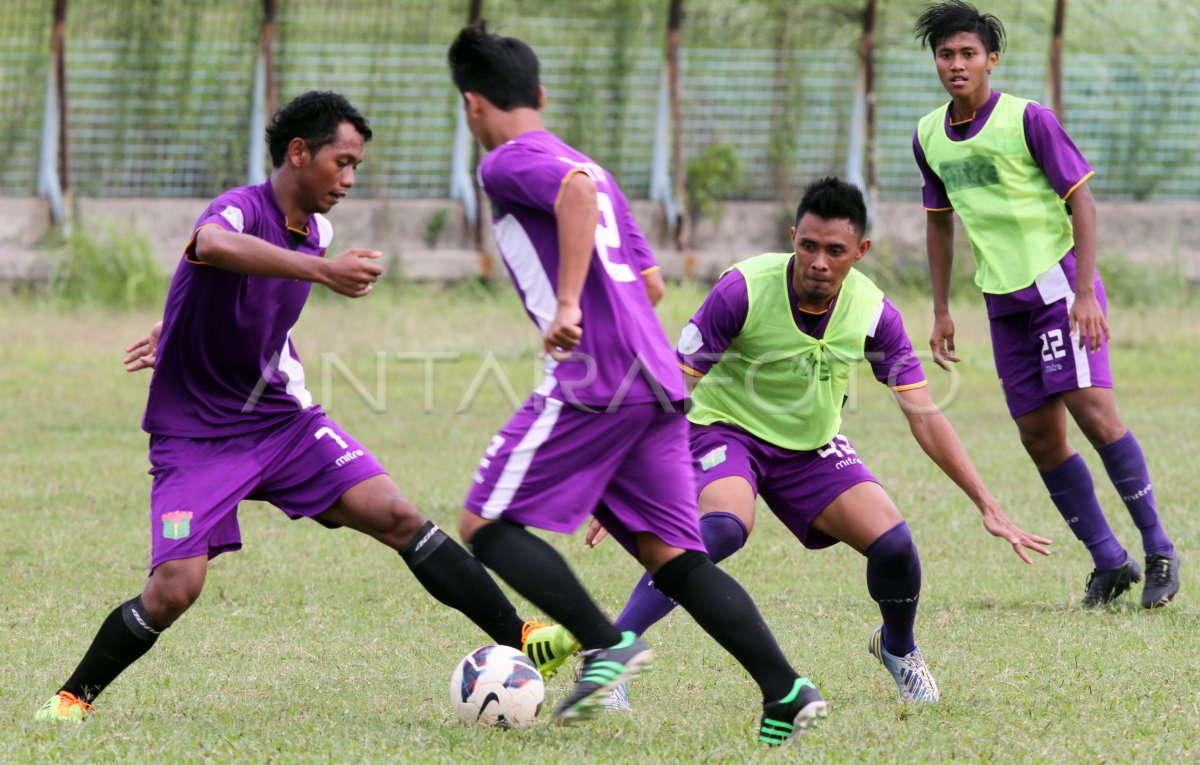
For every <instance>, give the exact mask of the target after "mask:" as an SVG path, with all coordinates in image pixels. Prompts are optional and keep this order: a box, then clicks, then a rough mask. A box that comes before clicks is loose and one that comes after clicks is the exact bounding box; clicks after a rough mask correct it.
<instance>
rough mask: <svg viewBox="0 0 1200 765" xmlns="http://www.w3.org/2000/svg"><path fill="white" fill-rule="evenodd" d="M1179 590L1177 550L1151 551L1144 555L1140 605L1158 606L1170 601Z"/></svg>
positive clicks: (1145, 606)
mask: <svg viewBox="0 0 1200 765" xmlns="http://www.w3.org/2000/svg"><path fill="white" fill-rule="evenodd" d="M1177 592H1179V552H1178V551H1175V552H1172V553H1171V554H1170V555H1158V554H1155V553H1152V554H1150V555H1147V556H1146V586H1145V588H1144V589H1143V590H1142V606H1143V607H1144V608H1159V607H1161V606H1165V605H1166V604H1168V603H1170V602H1171V598H1173V597H1175V593H1177Z"/></svg>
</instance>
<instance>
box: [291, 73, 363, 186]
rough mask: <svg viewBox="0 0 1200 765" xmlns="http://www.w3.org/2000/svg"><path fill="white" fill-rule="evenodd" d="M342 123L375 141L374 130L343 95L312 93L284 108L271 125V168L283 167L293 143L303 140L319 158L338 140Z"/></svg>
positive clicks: (294, 100)
mask: <svg viewBox="0 0 1200 765" xmlns="http://www.w3.org/2000/svg"><path fill="white" fill-rule="evenodd" d="M342 123H349V124H350V126H351V127H353V128H354V130H355V131H356V132H357V133H358V134H359V135H360V136H362V138H363V141H370V140H371V126H370V125H369V124H368V123H367V120H366V118H365V117H363V116H362V115H361V114H359V112H358V110H357V109H355V108H354V106H353V105H352V104H351V103H350V102H349V101H347V100H346V97H345V96H343V95H342V94H341V93H332V92H330V91H321V90H310V91H308V92H307V93H304V94H301V95H299V96H296V97H295V98H293V99H292V100H291V101H289V102H288V103H286V104H284V105H283V107H282V108H281V109H279V111H277V112H275V116H274V117H273V118H272V119H271V124H269V125H267V148H268V149H269V150H270V153H271V164H272V166H273V167H279V166H281V165H282V164H283V161H284V159H285V158H286V156H287V150H288V145H289V144H291V142H292V140H293V139H296V138H300V139H303V141H304V144H305V145H306V146H307V147H308V150H309V152H311V153H313V154H316V153H317V152H319V151H320V150H321V149H322V148H324V147H325V146H326V145H328V144H331V143H333V142H334V141H335V140H337V138H338V133H339V132H340V130H341V126H342Z"/></svg>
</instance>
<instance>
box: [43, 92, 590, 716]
mask: <svg viewBox="0 0 1200 765" xmlns="http://www.w3.org/2000/svg"><path fill="white" fill-rule="evenodd" d="M370 139H371V129H370V127H369V126H368V125H367V121H366V120H365V119H364V118H363V117H362V115H360V114H359V112H358V111H357V110H356V109H355V108H354V107H353V106H352V105H351V104H350V103H349V102H348V101H347V100H346V99H345V98H343V97H342V96H340V95H338V94H336V93H328V92H310V93H306V94H304V95H302V96H299V97H298V98H296V99H295V100H293V101H292V102H291V103H289V104H287V105H286V106H284V107H283V108H282V109H280V110H279V112H278V113H277V114H276V115H275V118H274V120H273V121H272V124H271V126H270V127H269V128H267V142H268V144H269V145H270V149H271V159H272V161H273V162H274V166H275V169H274V171H273V172H272V173H271V177H270V179H269V180H268V181H267V182H266V183H263V184H261V185H258V186H245V187H242V188H236V189H233V190H230V191H227V192H225V193H223V194H221V195H220V196H218V197H217V198H216V199H215V200H213V202H212V203H211V204H210V205H209V206H208V208H207V209H206V210H205V211H204V213H203V214H202V215H201V216H200V219H199V220H198V221H197V223H196V226H195V229H194V233H193V234H192V238H191V241H190V242H189V243H188V245H187V247H186V249H185V251H184V257H183V258H182V259H181V261H180V263H179V266H178V268H177V270H176V271H175V277H174V280H173V281H172V284H171V289H170V292H169V293H168V295H167V303H166V308H165V311H164V313H163V320H162V321H161V322H160V323H159V324H158V325H156V326H155V328H154V330H153V331H152V332H151V334H150V336H149V337H148V338H146V339H144V340H142V341H140V342H138V343H135V344H134V345H132V346H130V348H129V349H127V350H128V352H129V353H130V355H129V357H128V358H127V359H126V363H127V365H128V367H127V368H128V369H129V370H130V371H136V370H138V369H144V368H148V367H153V369H154V376H153V379H152V380H151V382H150V393H149V399H148V401H147V403H146V413H145V417H144V419H143V422H142V427H143V428H144V429H145V430H146V431H147V432H148V433H150V462H151V465H152V468H151V470H150V474H151V475H153V476H154V482H153V486H152V488H151V494H150V506H151V509H150V526H151V538H152V543H151V561H150V575H149V578H148V579H147V581H146V584H145V587H144V589H143V590H142V592H141V594H139V595H138V596H136V597H134V598H132V599H130V600H128V601H126V602H125V603H122V604H121V605H119V606H117V607H116V608H115V609H114V610H113V611H112V613H110V614H109V616H108V618H107V619H106V620H105V621H104V623H103V624H102V625H101V627H100V630H99V632H98V633H97V634H96V637H95V639H94V640H93V642H92V645H91V647H90V648H89V649H88V650H87V652H86V654H85V655H84V657H83V660H82V661H81V662H80V664H79V666H78V668H77V669H76V670H75V672H74V674H72V675H71V677H70V678H69V679H68V680H67V681H66V682H65V683H64V684H63V685H62V687H61V688H60V689H59V691H58V692H57V693H55V695H54V696H53V697H51V699H50V700H49V701H47V702H46V704H45V705H44V706H43V707H42V708H41V709H40V710H39V711H38V713H37V715H36V716H37V718H38V719H45V720H65V721H72V720H74V721H78V720H82V719H83V718H84V716H85V715H86V714H87V713H88V712H89V711H90V710H91V705H92V702H93V701H94V700H95V698H96V696H97V695H98V694H99V693H100V692H101V691H103V690H104V688H105V687H106V686H108V685H109V683H111V682H112V681H113V680H114V679H116V677H117V675H119V674H120V673H121V672H122V671H123V670H124V669H125V668H126V667H128V666H129V665H130V664H132V663H133V662H134V661H136V660H137V659H138V658H140V657H141V656H142V655H143V654H145V653H146V652H147V651H148V650H150V648H151V646H153V645H154V643H155V641H156V640H158V637H159V635H160V634H161V633H162V632H163V631H164V630H166V629H167V628H168V627H170V626H171V625H172V624H173V623H174V622H175V620H177V619H178V618H179V617H180V616H181V615H183V613H184V612H185V611H186V610H187V609H188V608H189V607H190V606H191V605H192V603H194V602H195V601H196V598H198V597H199V596H200V591H201V589H202V588H203V586H204V581H205V577H206V575H207V573H208V561H209V560H210V559H211V558H213V557H215V556H217V555H220V554H221V553H224V552H229V551H232V550H237V549H240V548H241V546H242V541H241V534H240V531H239V529H238V520H237V510H238V503H239V502H240V501H241V500H243V499H256V500H262V501H266V502H270V503H272V504H274V505H275V506H276V507H278V508H279V509H281V510H283V511H284V512H285V513H286V514H287V515H288V516H289V517H291V518H293V519H296V518H313V519H314V520H316V521H317V522H319V523H321V524H322V525H324V526H327V527H330V528H336V527H338V526H346V527H348V528H352V529H354V530H356V531H360V532H362V533H364V534H367V535H368V536H371V537H373V538H375V539H377V540H379V541H380V542H382V543H384V544H385V545H387V546H389V547H391V548H393V549H395V550H396V551H398V552H399V553H400V555H401V556H402V557H403V559H404V561H405V563H407V564H408V566H409V568H410V569H411V570H412V572H413V574H414V575H415V576H416V578H417V580H418V581H419V582H420V583H421V585H422V586H424V587H425V589H426V590H428V591H429V593H430V594H431V595H433V596H434V597H435V598H437V599H438V600H439V601H441V602H442V603H444V604H446V605H448V606H451V607H453V608H456V609H458V610H459V611H462V612H463V613H464V614H465V615H466V616H467V617H468V618H470V619H471V620H472V621H473V622H475V623H476V624H477V625H479V627H480V628H481V629H482V630H483V631H484V632H486V633H487V634H488V635H489V636H490V637H491V639H493V640H495V641H496V642H498V643H503V644H505V645H510V646H513V647H516V648H520V647H522V642H523V640H524V638H525V637H527V635H526V633H529V632H531V631H533V630H535V629H536V631H537V633H539V635H538V638H540V639H542V640H543V641H549V642H552V643H554V644H555V645H560V644H561V643H564V642H570V638H569V636H565V630H562V628H561V627H540V625H535V624H533V623H525V622H522V620H521V619H520V618H519V617H518V616H517V612H516V610H515V609H514V608H513V606H512V604H511V603H510V602H509V601H508V599H507V598H506V597H505V596H504V594H503V593H502V592H501V590H500V589H499V587H497V585H496V583H495V582H494V581H493V580H492V578H491V576H490V575H489V574H488V573H487V571H486V570H485V569H484V568H483V567H482V566H481V565H480V564H479V563H478V562H477V561H476V560H475V559H474V558H472V557H471V556H470V555H469V554H468V553H467V551H466V550H464V549H463V548H462V547H461V546H460V545H458V544H457V543H456V542H454V541H453V540H452V539H450V538H449V537H448V536H447V535H446V534H445V533H443V532H442V531H441V530H440V529H438V527H437V526H435V525H434V524H433V523H432V522H430V521H428V520H426V519H425V517H424V516H422V515H421V513H419V512H418V511H417V509H416V508H415V507H413V506H412V505H411V504H410V503H409V502H408V500H406V499H405V498H404V496H403V495H402V494H401V493H400V490H399V489H398V488H397V487H396V484H395V483H393V482H392V479H391V478H390V477H389V476H388V475H387V473H386V472H385V471H384V469H383V468H382V467H381V466H380V465H379V463H378V462H376V461H375V458H374V457H373V456H372V455H371V453H370V452H368V451H367V450H366V449H365V448H363V447H362V445H361V444H359V443H358V442H357V441H355V440H354V438H353V437H352V436H351V435H350V434H349V433H347V432H346V431H344V430H342V429H341V428H340V427H338V425H337V423H335V422H334V421H333V420H331V419H329V418H328V417H327V416H325V414H324V413H323V412H322V411H321V408H320V407H319V406H316V405H314V404H313V402H312V396H311V395H310V394H309V392H308V390H307V389H306V388H305V385H304V369H303V367H302V366H301V364H300V360H299V358H298V357H297V355H296V350H295V347H294V346H293V345H292V341H291V329H292V327H293V326H294V325H295V323H296V321H297V319H298V318H299V316H300V311H301V309H302V308H303V307H304V303H305V301H306V300H307V298H308V294H309V291H310V289H311V286H312V284H313V283H314V282H315V283H319V284H324V285H325V286H327V287H329V288H330V289H332V290H333V291H334V292H337V293H339V294H341V295H346V296H349V297H362V296H364V295H366V294H368V293H369V292H370V291H371V285H372V283H374V282H375V280H376V279H378V278H379V275H380V273H381V269H380V267H379V265H378V262H377V261H378V258H379V256H380V253H378V252H374V251H370V250H364V249H359V248H352V249H349V250H346V251H345V252H343V253H342V254H341V255H339V256H338V257H335V258H325V257H324V255H325V251H326V247H328V245H329V241H330V239H331V237H332V228H331V226H330V224H329V221H328V220H327V219H326V218H325V217H324V213H326V212H328V211H329V210H330V208H332V207H333V206H334V205H335V204H337V202H338V200H339V199H341V198H342V197H344V196H345V195H346V194H347V192H349V190H350V188H351V187H352V186H353V185H354V174H355V169H356V168H357V167H358V165H359V163H360V162H362V159H363V152H364V149H365V145H366V142H367V141H369V140H370ZM564 636H565V637H564ZM529 637H530V639H531V640H533V642H535V643H536V642H538V641H537V640H535V639H534V637H533V636H529ZM552 647H553V646H552ZM542 648H543V656H542V660H541V661H539V663H540V664H542V665H543V667H542V668H543V669H545V668H546V667H545V664H546V661H547V656H546V653H545V650H544V649H545V646H543V647H542ZM559 653H561V654H562V656H561V657H550V658H555V659H558V663H560V664H561V661H563V660H565V659H566V658H567V656H569V655H570V651H568V650H567V649H566V648H561V647H560V649H559Z"/></svg>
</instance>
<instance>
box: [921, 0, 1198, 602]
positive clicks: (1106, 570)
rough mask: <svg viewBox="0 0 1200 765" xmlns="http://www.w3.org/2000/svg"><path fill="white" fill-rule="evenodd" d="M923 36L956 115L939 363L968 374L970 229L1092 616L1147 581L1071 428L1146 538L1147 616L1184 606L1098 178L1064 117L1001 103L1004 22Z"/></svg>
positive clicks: (943, 153)
mask: <svg viewBox="0 0 1200 765" xmlns="http://www.w3.org/2000/svg"><path fill="white" fill-rule="evenodd" d="M915 31H916V35H917V38H918V39H919V40H921V44H922V47H928V48H930V49H931V50H932V51H933V57H934V63H935V64H936V66H937V72H938V77H939V78H940V79H941V82H942V86H943V87H944V88H945V89H946V92H947V93H949V94H950V99H951V100H950V102H949V103H947V104H946V105H944V106H942V107H940V108H938V109H935V110H934V111H932V112H930V113H929V114H927V115H926V116H925V117H924V118H922V119H921V121H920V122H919V123H918V125H917V128H916V131H915V133H914V136H913V153H914V154H915V155H916V160H917V165H918V166H919V167H920V169H921V173H922V175H923V176H924V179H925V186H924V190H923V197H924V203H925V208H926V210H927V211H928V216H927V237H926V240H927V243H928V254H929V268H930V275H931V281H932V288H933V312H934V327H933V333H932V336H931V337H930V341H929V342H930V345H931V346H932V348H933V357H934V360H935V361H936V362H937V363H938V364H939V365H941V366H942V367H947V366H948V364H949V363H950V362H957V361H958V357H957V356H956V355H955V347H954V321H953V320H952V319H951V317H950V308H949V300H950V272H951V266H952V263H953V255H954V219H953V214H954V213H957V214H958V217H959V219H960V220H961V221H962V224H963V228H964V229H966V232H967V236H968V238H969V239H970V240H971V250H972V252H973V254H974V256H975V263H976V275H975V282H976V284H978V285H979V287H980V289H981V290H982V291H983V294H984V302H985V304H986V305H987V310H988V318H989V319H990V326H991V335H992V352H993V355H994V357H995V360H996V371H997V373H998V374H999V376H1000V381H1001V385H1002V386H1003V388H1004V395H1005V399H1006V402H1007V404H1008V409H1009V413H1010V414H1011V415H1012V417H1013V419H1014V420H1015V421H1016V424H1017V431H1018V432H1019V434H1020V437H1021V443H1022V445H1023V446H1024V447H1025V450H1026V451H1027V452H1028V453H1029V456H1030V458H1031V459H1032V460H1033V463H1034V465H1035V466H1036V467H1037V469H1038V472H1039V473H1040V474H1041V477H1042V481H1043V482H1044V483H1045V485H1046V489H1047V490H1048V491H1049V493H1050V498H1051V500H1052V501H1053V502H1054V505H1055V506H1056V507H1057V508H1058V511H1059V513H1060V514H1061V515H1062V517H1063V519H1064V520H1065V521H1066V522H1067V525H1068V526H1069V527H1070V529H1071V531H1072V533H1074V534H1075V536H1076V538H1078V539H1079V540H1080V541H1081V542H1083V543H1084V545H1085V546H1086V547H1087V549H1088V551H1089V552H1090V553H1091V556H1092V562H1093V565H1094V570H1093V571H1092V573H1091V574H1090V575H1089V576H1088V579H1087V592H1086V594H1085V595H1084V598H1083V605H1084V607H1088V608H1090V607H1093V606H1097V605H1101V604H1105V603H1109V602H1111V601H1113V600H1114V599H1116V598H1117V597H1118V596H1120V595H1121V594H1122V593H1124V592H1125V591H1126V590H1128V589H1129V588H1130V587H1131V586H1132V585H1133V584H1134V583H1135V582H1138V581H1141V579H1142V572H1141V569H1140V567H1139V566H1138V564H1137V561H1135V560H1134V559H1133V558H1132V557H1131V556H1130V555H1129V554H1128V553H1127V552H1126V551H1125V548H1124V547H1122V545H1121V543H1120V542H1119V541H1117V539H1116V537H1115V536H1114V535H1113V533H1112V530H1111V529H1110V528H1109V526H1108V521H1107V520H1106V519H1105V517H1104V511H1103V510H1102V509H1101V508H1100V503H1099V501H1098V499H1097V497H1096V492H1095V488H1094V485H1093V482H1092V476H1091V473H1090V472H1089V471H1088V468H1087V465H1086V463H1085V462H1084V461H1083V458H1082V457H1080V456H1079V454H1078V452H1076V451H1075V449H1074V448H1073V447H1072V446H1071V445H1070V443H1069V442H1068V441H1067V413H1068V412H1069V413H1070V415H1071V417H1072V418H1073V419H1074V420H1075V423H1076V424H1077V425H1078V426H1079V428H1080V430H1082V431H1083V434H1084V436H1086V437H1087V439H1088V441H1090V442H1091V444H1092V446H1093V447H1095V449H1096V451H1097V452H1098V453H1099V455H1100V458H1101V460H1102V461H1103V462H1104V467H1105V470H1106V471H1107V473H1108V476H1109V479H1110V480H1111V481H1112V483H1113V486H1114V487H1115V488H1116V490H1117V493H1118V494H1119V495H1120V497H1121V499H1122V501H1123V502H1124V503H1125V506H1126V507H1127V508H1128V510H1129V513H1130V515H1131V516H1132V517H1133V521H1134V523H1135V524H1136V525H1137V527H1138V529H1139V530H1140V531H1141V535H1142V546H1143V548H1144V551H1145V554H1146V584H1145V588H1144V590H1143V591H1142V605H1143V606H1145V607H1146V608H1154V607H1156V606H1163V605H1166V604H1167V603H1168V602H1169V601H1170V600H1171V598H1173V597H1174V596H1175V593H1176V592H1178V590H1179V555H1178V553H1176V551H1175V548H1174V545H1172V544H1171V540H1170V539H1169V538H1168V537H1167V534H1166V532H1165V531H1164V530H1163V527H1162V523H1161V522H1160V520H1159V516H1158V509H1157V506H1156V504H1155V500H1154V489H1153V486H1152V484H1151V482H1150V471H1149V469H1148V468H1147V466H1146V458H1145V456H1144V455H1143V453H1142V450H1141V447H1140V446H1139V445H1138V442H1137V439H1136V438H1134V436H1133V434H1132V433H1131V432H1130V431H1129V429H1128V428H1126V427H1125V424H1124V423H1123V422H1122V421H1121V417H1120V415H1119V414H1118V412H1117V407H1116V403H1115V401H1114V399H1113V393H1112V375H1111V372H1110V370H1109V362H1108V340H1109V328H1108V321H1107V318H1106V313H1107V304H1106V300H1105V295H1104V285H1103V283H1102V282H1101V281H1100V277H1099V275H1098V274H1097V273H1096V268H1095V267H1096V203H1095V200H1094V199H1093V198H1092V194H1091V191H1090V190H1089V189H1088V186H1087V181H1088V179H1089V178H1090V177H1091V176H1092V169H1091V167H1090V166H1089V165H1088V162H1087V160H1086V159H1084V157H1083V155H1082V154H1080V153H1079V150H1078V149H1077V148H1076V147H1075V145H1074V143H1072V142H1071V139H1070V138H1069V137H1068V136H1067V134H1066V132H1065V131H1064V130H1063V128H1062V125H1061V124H1059V122H1058V120H1057V118H1055V116H1054V113H1053V112H1051V111H1050V110H1049V109H1046V108H1045V107H1043V106H1041V105H1039V104H1036V103H1034V102H1032V101H1025V100H1022V99H1019V98H1015V97H1013V96H1010V95H1008V94H1007V93H1004V94H1002V93H998V92H996V91H993V90H992V89H991V87H990V85H989V82H988V76H989V75H990V74H991V71H992V69H993V68H994V67H995V66H996V64H997V62H998V61H999V56H1000V49H1001V48H1002V47H1003V44H1004V27H1003V25H1002V24H1001V23H1000V20H999V19H997V18H996V17H995V16H992V15H991V14H981V13H980V12H979V11H978V10H977V9H976V8H975V7H974V6H972V5H970V4H968V3H966V2H963V1H962V0H948V1H947V2H942V3H940V4H938V5H935V6H931V7H929V8H928V9H926V11H925V12H924V13H923V14H922V15H921V17H920V18H919V19H918V20H917V23H916V27H915Z"/></svg>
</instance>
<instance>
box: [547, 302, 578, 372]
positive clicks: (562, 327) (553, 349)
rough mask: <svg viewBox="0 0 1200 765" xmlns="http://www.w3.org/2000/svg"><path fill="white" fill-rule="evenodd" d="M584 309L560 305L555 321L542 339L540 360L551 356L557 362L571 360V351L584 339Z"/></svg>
mask: <svg viewBox="0 0 1200 765" xmlns="http://www.w3.org/2000/svg"><path fill="white" fill-rule="evenodd" d="M582 321H583V309H582V308H580V307H579V306H577V305H565V306H564V305H560V306H559V307H558V311H557V312H555V314H554V321H552V322H550V328H549V329H547V330H546V334H545V336H544V337H543V338H542V352H541V355H540V358H545V357H546V356H549V357H550V358H552V359H555V360H557V361H562V360H563V359H567V358H570V356H571V351H572V350H574V349H575V348H576V347H577V346H578V345H579V341H580V340H581V339H582V338H583V327H582V326H580V324H581V322H582Z"/></svg>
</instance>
